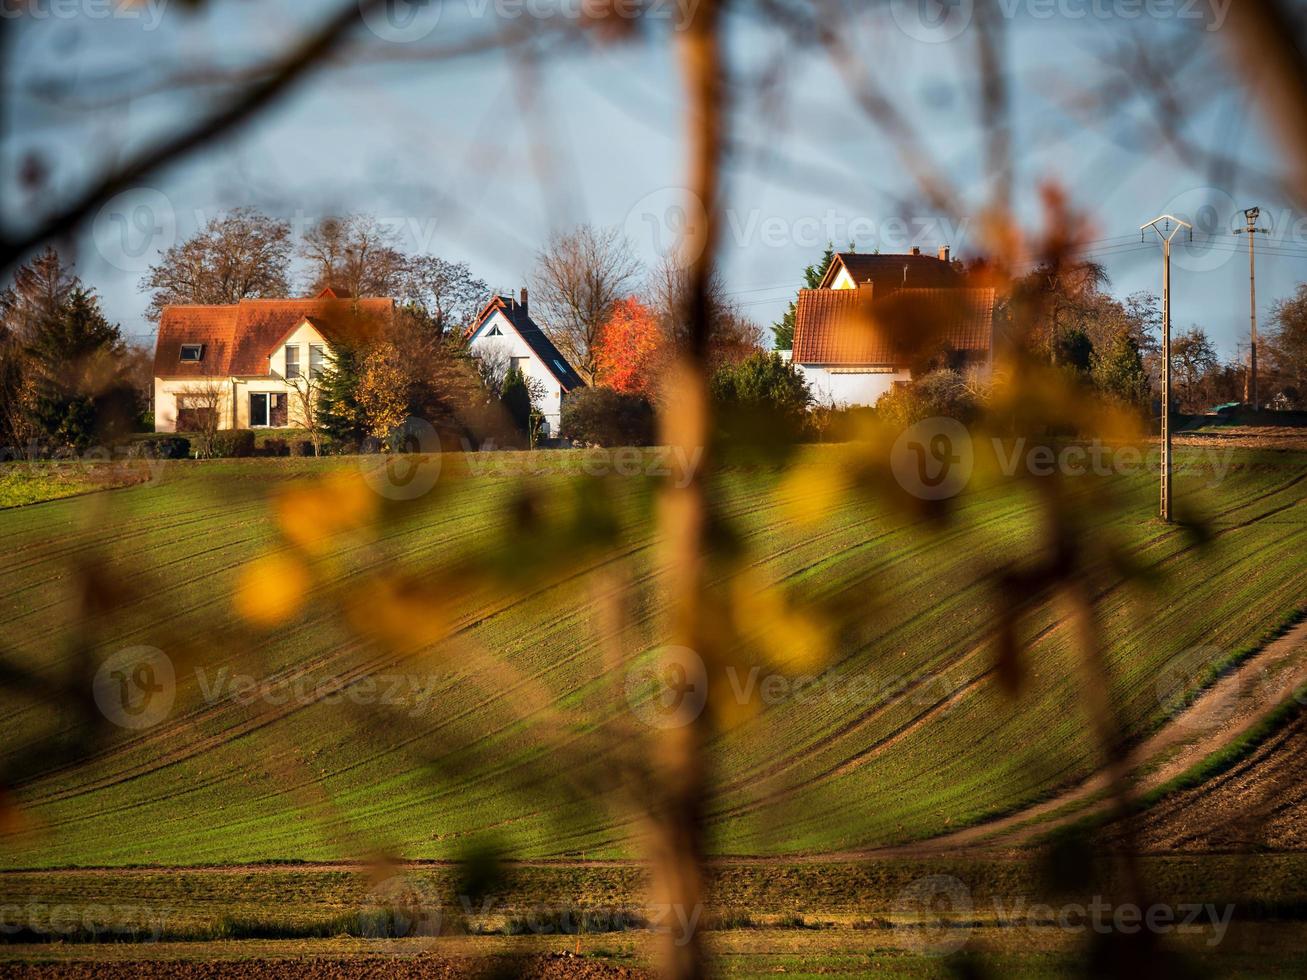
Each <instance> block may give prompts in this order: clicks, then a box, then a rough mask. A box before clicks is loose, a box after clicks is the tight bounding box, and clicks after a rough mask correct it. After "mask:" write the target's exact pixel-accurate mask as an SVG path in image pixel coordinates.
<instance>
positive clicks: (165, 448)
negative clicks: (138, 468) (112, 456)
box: [127, 436, 191, 459]
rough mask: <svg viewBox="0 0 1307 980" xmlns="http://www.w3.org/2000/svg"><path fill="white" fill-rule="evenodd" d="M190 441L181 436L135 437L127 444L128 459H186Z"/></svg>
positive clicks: (189, 452)
mask: <svg viewBox="0 0 1307 980" xmlns="http://www.w3.org/2000/svg"><path fill="white" fill-rule="evenodd" d="M190 454H191V441H190V440H189V439H187V438H184V437H183V436H159V437H155V438H148V439H136V440H134V441H133V442H131V443H130V444H128V446H127V458H128V459H186V458H187V457H189V456H190Z"/></svg>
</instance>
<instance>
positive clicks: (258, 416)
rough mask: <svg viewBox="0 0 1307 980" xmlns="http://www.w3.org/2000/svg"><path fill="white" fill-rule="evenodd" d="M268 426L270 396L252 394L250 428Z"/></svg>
mask: <svg viewBox="0 0 1307 980" xmlns="http://www.w3.org/2000/svg"><path fill="white" fill-rule="evenodd" d="M267 424H268V395H267V393H266V392H264V393H259V394H255V393H253V392H251V393H250V428H253V427H254V426H256V425H267Z"/></svg>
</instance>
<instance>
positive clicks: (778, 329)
mask: <svg viewBox="0 0 1307 980" xmlns="http://www.w3.org/2000/svg"><path fill="white" fill-rule="evenodd" d="M834 261H835V245H834V243H833V242H828V243H827V244H826V251H825V252H823V253H822V256H821V259H820V260H819V261H817V262H814V263H812V265H810V266H808V267H807V268H806V269H804V270H803V284H804V286H805V287H806V288H807V289H816V288H817V287H818V286H820V285H821V281H822V280H823V279H825V278H826V271H827V270H828V269H829V268H830V265H831V263H832V262H834ZM798 310H799V301H798V300H797V299H793V300H791V301H790V306H789V309H787V310H786V311H785V315H784V316H782V317H781V318H780V319H779V320H778V321H777V322H776V323H774V324H772V328H771V332H772V337H773V340H774V342H773V345H772V346H773V347H775V348H776V350H790V349H791V348H792V347H794V316H795V314H796V313H797V312H798Z"/></svg>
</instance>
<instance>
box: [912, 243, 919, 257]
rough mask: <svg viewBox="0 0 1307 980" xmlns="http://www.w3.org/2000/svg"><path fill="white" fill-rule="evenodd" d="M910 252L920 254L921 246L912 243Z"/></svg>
mask: <svg viewBox="0 0 1307 980" xmlns="http://www.w3.org/2000/svg"><path fill="white" fill-rule="evenodd" d="M912 254H913V255H920V254H921V246H920V245H913V246H912Z"/></svg>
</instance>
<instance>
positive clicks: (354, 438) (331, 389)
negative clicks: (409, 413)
mask: <svg viewBox="0 0 1307 980" xmlns="http://www.w3.org/2000/svg"><path fill="white" fill-rule="evenodd" d="M363 358H364V352H363V351H362V350H361V349H360V348H358V347H355V346H353V345H348V344H339V343H338V344H336V345H335V346H334V347H333V348H332V352H331V357H330V358H328V360H327V364H326V366H325V368H324V369H323V372H322V378H321V380H320V382H319V389H318V403H319V404H318V419H319V423H320V424H321V426H322V431H323V432H324V433H325V434H326V435H328V436H330V437H332V438H333V439H335V440H337V441H339V442H341V443H344V444H345V445H348V446H356V445H358V444H359V443H360V442H362V441H363V439H365V438H366V437H367V435H368V431H369V428H370V426H369V424H368V419H367V416H366V413H365V412H364V409H363V406H362V405H361V404H360V402H359V380H360V378H361V376H362V372H363Z"/></svg>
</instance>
